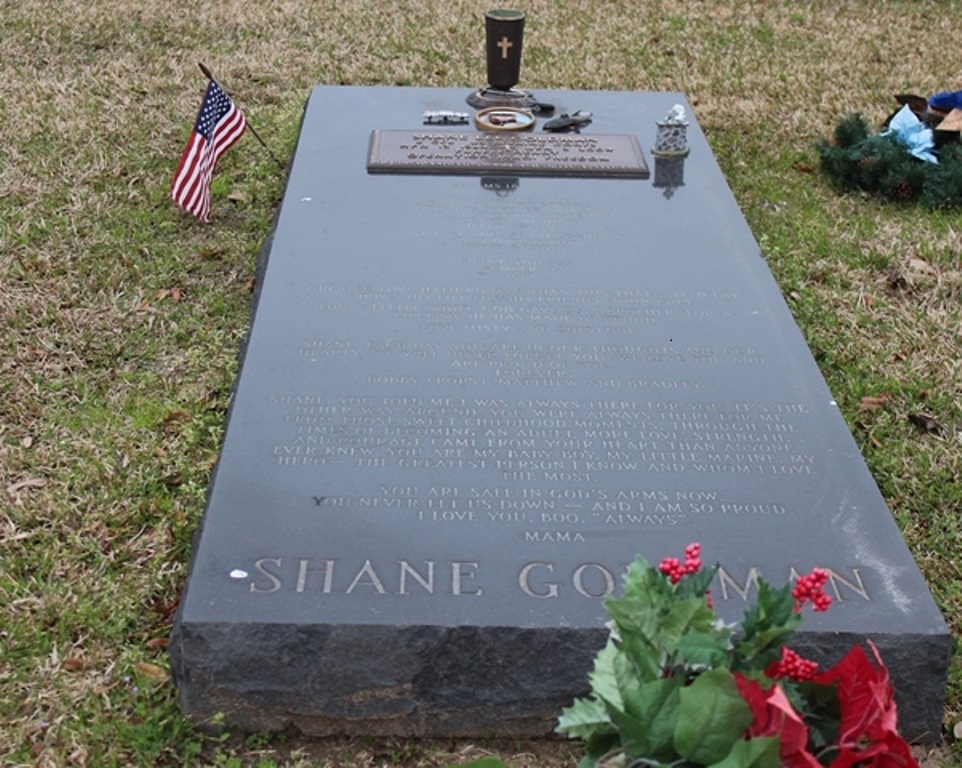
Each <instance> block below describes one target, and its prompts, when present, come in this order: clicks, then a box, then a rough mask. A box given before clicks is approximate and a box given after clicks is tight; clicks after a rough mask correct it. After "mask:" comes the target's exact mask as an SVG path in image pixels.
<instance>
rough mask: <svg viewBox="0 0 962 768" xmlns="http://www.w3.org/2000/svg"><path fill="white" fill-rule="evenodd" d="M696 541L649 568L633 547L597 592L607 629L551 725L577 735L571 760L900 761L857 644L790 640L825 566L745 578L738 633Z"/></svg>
mask: <svg viewBox="0 0 962 768" xmlns="http://www.w3.org/2000/svg"><path fill="white" fill-rule="evenodd" d="M716 570H717V566H716V567H715V568H703V567H702V562H701V547H700V545H698V544H690V545H689V546H688V547H687V548H686V549H685V556H684V559H679V558H665V559H664V560H662V561H661V563H660V564H659V566H658V567H653V566H651V565H650V564H649V563H647V562H646V561H645V560H644V559H643V558H638V559H637V560H636V561H635V562H634V563H633V564H632V565H631V566H630V567H629V569H628V571H627V572H626V574H625V577H624V590H623V593H622V595H621V596H619V597H612V598H609V599H608V600H607V601H606V603H605V607H606V609H607V611H608V614H609V615H610V616H611V619H612V621H611V624H610V626H611V636H610V638H609V641H608V643H607V645H606V646H605V648H604V649H603V650H601V651H600V652H599V653H598V656H597V658H596V659H595V664H594V671H593V672H592V673H591V675H590V676H589V679H590V682H591V686H592V692H591V694H590V695H589V696H587V697H585V698H581V699H578V700H576V701H575V702H574V704H573V705H572V706H571V707H568V708H566V709H565V710H564V711H563V713H562V716H561V718H560V720H559V724H558V728H557V730H558V732H560V733H565V734H567V735H568V736H570V737H572V738H578V739H581V740H583V741H584V742H585V756H584V758H583V759H582V761H581V763H580V766H581V768H592V767H593V766H604V767H605V768H613V767H614V766H619V765H620V766H630V768H643V767H644V766H652V767H653V768H654V767H658V768H668V766H678V767H679V768H680V767H681V766H685V767H688V766H712V767H713V768H779V766H785V767H786V768H821V767H822V766H826V767H828V768H853V767H855V766H859V767H860V768H870V767H872V768H903V767H904V766H917V763H916V761H915V759H914V758H913V757H912V754H911V751H910V749H909V746H908V744H907V743H906V742H905V741H904V739H902V737H901V736H900V735H899V733H898V727H897V715H896V708H895V700H894V697H893V691H892V686H891V683H890V681H889V676H888V671H887V670H886V668H885V665H884V664H883V663H882V660H881V658H880V656H879V654H878V651H877V649H876V648H875V646H874V645H872V644H871V642H868V643H867V645H868V649H869V651H870V653H871V655H869V654H868V653H866V651H865V649H863V648H862V647H861V646H860V645H856V646H853V647H852V649H851V651H849V653H848V654H847V655H846V656H845V657H844V658H843V659H842V660H841V661H839V662H838V663H837V664H836V665H835V666H833V667H831V668H830V669H827V670H819V669H818V666H817V664H815V663H814V662H812V661H809V660H807V659H803V658H802V657H800V656H799V655H798V654H797V653H795V652H794V651H792V650H791V648H790V647H789V643H790V641H791V638H792V635H793V634H794V632H795V630H796V629H797V628H798V626H799V625H800V624H801V621H802V617H801V611H802V610H803V608H804V607H805V606H806V605H811V606H812V608H813V609H814V610H815V611H824V610H827V609H828V608H829V606H830V604H831V602H832V601H831V598H830V597H829V596H828V595H827V594H826V593H825V591H824V587H825V585H826V583H827V581H828V573H827V572H826V571H824V570H821V569H815V570H813V571H812V572H811V573H810V574H808V575H806V576H803V577H801V578H799V579H798V580H797V581H796V583H795V584H794V585H791V584H786V585H785V586H784V587H782V588H778V589H776V588H773V587H771V586H770V585H769V584H767V583H766V582H765V581H764V580H761V579H760V580H759V582H758V599H757V601H756V603H755V604H754V605H752V606H751V607H750V608H749V609H748V610H747V611H746V612H745V617H744V620H743V622H742V624H741V627H740V631H738V632H736V631H735V627H734V626H731V625H727V624H725V623H724V622H722V621H721V620H720V619H719V618H718V616H717V615H716V613H715V611H714V609H713V606H712V600H711V593H710V591H709V585H710V583H711V581H712V579H713V578H714V576H715V572H716Z"/></svg>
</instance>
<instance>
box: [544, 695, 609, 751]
mask: <svg viewBox="0 0 962 768" xmlns="http://www.w3.org/2000/svg"><path fill="white" fill-rule="evenodd" d="M555 732H556V733H565V734H567V735H568V736H569V737H570V738H573V739H582V740H584V741H588V740H589V739H591V738H594V737H595V736H597V735H600V734H603V735H607V734H608V733H614V732H615V729H614V726H613V725H612V723H611V718H609V717H608V711H607V709H606V708H605V705H604V704H603V703H602V702H601V701H599V700H598V699H595V698H581V699H575V701H574V704H572V705H571V706H570V707H565V708H564V709H562V710H561V717H559V718H558V726H557V728H555Z"/></svg>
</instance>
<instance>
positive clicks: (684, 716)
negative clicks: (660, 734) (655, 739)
mask: <svg viewBox="0 0 962 768" xmlns="http://www.w3.org/2000/svg"><path fill="white" fill-rule="evenodd" d="M680 693H681V705H680V707H679V709H678V718H677V726H676V728H675V735H674V745H675V749H677V750H678V754H679V755H681V756H682V757H683V758H685V759H686V760H690V761H691V762H694V763H701V764H703V765H711V764H712V763H715V762H718V761H720V760H722V759H723V758H725V757H726V756H727V755H728V753H729V752H731V750H732V747H733V745H734V744H735V742H736V741H738V740H740V739H741V737H742V735H743V734H744V732H745V729H746V728H748V726H749V725H751V722H752V713H751V710H750V709H749V707H748V704H747V703H746V702H745V700H744V699H742V697H741V696H740V695H739V693H738V686H737V685H736V684H735V678H734V677H733V676H732V674H731V672H729V671H728V670H727V669H713V670H711V671H709V672H705V673H704V674H701V675H699V676H698V677H696V678H695V680H694V681H693V682H692V684H691V685H689V686H686V687H685V688H682V689H681V692H680Z"/></svg>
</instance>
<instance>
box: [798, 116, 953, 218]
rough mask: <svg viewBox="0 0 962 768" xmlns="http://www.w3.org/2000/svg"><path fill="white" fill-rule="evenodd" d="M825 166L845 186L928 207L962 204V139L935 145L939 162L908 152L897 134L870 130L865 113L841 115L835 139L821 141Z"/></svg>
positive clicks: (834, 182)
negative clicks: (917, 156) (885, 133)
mask: <svg viewBox="0 0 962 768" xmlns="http://www.w3.org/2000/svg"><path fill="white" fill-rule="evenodd" d="M817 148H818V153H819V156H820V158H821V164H822V170H823V171H825V173H826V174H827V175H828V177H829V179H830V181H831V183H832V185H833V186H834V187H835V188H836V189H838V190H839V191H841V192H851V191H854V190H861V191H864V192H868V193H870V194H873V195H877V196H879V197H882V198H885V199H888V200H893V201H897V202H917V203H920V204H922V205H923V206H925V207H927V208H933V209H936V208H942V209H947V208H959V207H962V144H960V143H959V142H957V141H952V142H947V143H944V144H943V145H942V146H940V147H937V148H936V150H935V151H936V153H937V155H938V158H939V162H938V164H935V163H927V162H925V161H924V160H919V159H917V158H915V157H913V156H912V155H911V154H909V152H908V150H907V149H906V147H905V145H904V144H903V143H902V142H901V141H899V139H898V137H897V136H896V135H895V134H889V135H886V136H883V135H881V134H876V133H872V132H871V130H870V128H869V125H868V123H867V122H866V120H865V118H864V117H862V115H861V114H858V113H854V114H850V115H847V116H846V117H843V118H842V119H841V120H840V121H839V123H838V125H837V126H836V127H835V140H834V141H833V142H831V143H829V142H826V141H822V142H819V144H818V145H817Z"/></svg>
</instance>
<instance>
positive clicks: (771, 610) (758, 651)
mask: <svg viewBox="0 0 962 768" xmlns="http://www.w3.org/2000/svg"><path fill="white" fill-rule="evenodd" d="M801 623H802V617H801V616H800V615H799V614H797V613H795V598H794V597H792V586H791V584H786V585H784V586H783V587H780V588H778V589H775V588H773V587H772V586H770V585H769V584H768V582H766V581H765V580H764V579H759V580H758V600H757V601H756V602H755V604H754V605H753V606H752V607H751V608H749V609H748V610H747V611H745V618H744V620H743V621H742V636H741V637H740V638H739V640H738V641H737V642H736V643H735V650H734V654H733V661H732V669H745V668H749V667H751V668H755V669H762V668H764V667H765V666H767V665H768V664H770V663H771V662H773V661H775V660H777V659H778V657H779V655H780V653H781V648H782V646H783V645H786V644H788V643H789V642H790V641H791V638H792V635H793V634H794V633H795V630H796V628H797V627H798V626H799V624H801Z"/></svg>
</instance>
